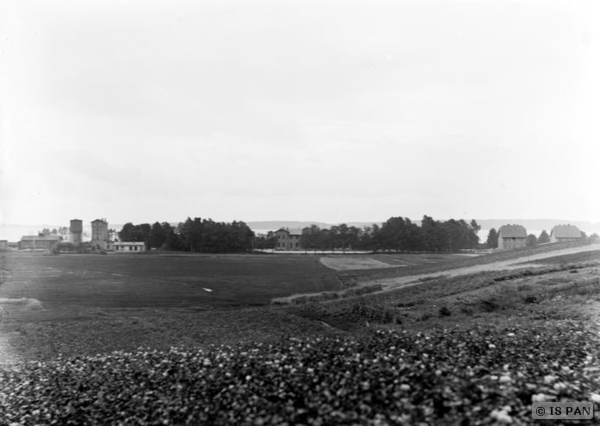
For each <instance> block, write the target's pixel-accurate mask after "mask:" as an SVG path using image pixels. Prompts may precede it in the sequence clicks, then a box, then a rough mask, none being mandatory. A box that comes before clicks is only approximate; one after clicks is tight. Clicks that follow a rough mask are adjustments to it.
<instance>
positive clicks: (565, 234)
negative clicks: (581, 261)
mask: <svg viewBox="0 0 600 426" xmlns="http://www.w3.org/2000/svg"><path fill="white" fill-rule="evenodd" d="M581 238H583V235H582V234H581V231H580V230H579V228H577V227H576V226H573V225H556V226H555V227H554V228H552V232H550V242H553V243H560V242H563V241H575V240H580V239H581Z"/></svg>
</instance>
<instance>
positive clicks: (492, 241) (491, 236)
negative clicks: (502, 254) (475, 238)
mask: <svg viewBox="0 0 600 426" xmlns="http://www.w3.org/2000/svg"><path fill="white" fill-rule="evenodd" d="M486 244H487V247H488V248H492V249H493V248H498V232H497V231H496V230H495V229H494V228H492V229H490V232H489V233H488V236H487V241H486Z"/></svg>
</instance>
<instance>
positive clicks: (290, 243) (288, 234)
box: [275, 228, 302, 250]
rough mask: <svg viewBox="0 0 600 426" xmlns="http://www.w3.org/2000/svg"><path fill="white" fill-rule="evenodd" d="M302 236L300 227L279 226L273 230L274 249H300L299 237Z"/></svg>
mask: <svg viewBox="0 0 600 426" xmlns="http://www.w3.org/2000/svg"><path fill="white" fill-rule="evenodd" d="M301 236H302V230H301V229H288V228H281V229H278V230H277V231H275V238H277V242H276V243H275V250H301V249H302V246H301V245H300V237H301Z"/></svg>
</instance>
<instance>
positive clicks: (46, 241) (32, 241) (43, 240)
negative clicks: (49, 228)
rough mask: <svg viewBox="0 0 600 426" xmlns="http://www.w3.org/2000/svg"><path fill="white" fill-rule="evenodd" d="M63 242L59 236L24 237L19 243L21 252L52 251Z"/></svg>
mask: <svg viewBox="0 0 600 426" xmlns="http://www.w3.org/2000/svg"><path fill="white" fill-rule="evenodd" d="M61 241H62V238H61V237H59V236H58V235H47V236H39V235H24V236H22V237H21V241H19V250H27V249H29V250H35V249H41V250H52V249H53V248H54V247H56V246H57V245H58V243H60V242H61Z"/></svg>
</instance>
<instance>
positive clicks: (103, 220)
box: [92, 219, 108, 225]
mask: <svg viewBox="0 0 600 426" xmlns="http://www.w3.org/2000/svg"><path fill="white" fill-rule="evenodd" d="M96 222H102V223H106V224H107V225H108V222H107V221H106V219H96V220H92V223H96Z"/></svg>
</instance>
